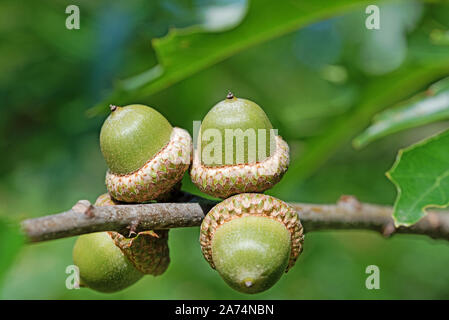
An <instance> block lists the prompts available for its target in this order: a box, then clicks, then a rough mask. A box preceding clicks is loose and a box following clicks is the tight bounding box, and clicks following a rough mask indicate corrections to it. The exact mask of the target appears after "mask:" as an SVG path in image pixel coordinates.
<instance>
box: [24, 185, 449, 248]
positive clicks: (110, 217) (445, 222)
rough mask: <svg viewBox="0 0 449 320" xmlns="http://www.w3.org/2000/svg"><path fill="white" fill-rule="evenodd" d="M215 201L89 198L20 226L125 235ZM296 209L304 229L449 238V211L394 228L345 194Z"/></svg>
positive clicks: (34, 233) (38, 232) (169, 222)
mask: <svg viewBox="0 0 449 320" xmlns="http://www.w3.org/2000/svg"><path fill="white" fill-rule="evenodd" d="M215 204H217V202H215V201H210V200H206V199H204V198H201V197H198V196H194V195H191V194H188V193H181V196H180V197H178V198H177V199H176V202H172V203H150V204H124V205H116V206H106V207H97V206H93V205H92V204H90V202H89V201H87V200H81V201H78V203H77V204H76V205H75V206H74V207H73V208H72V209H70V210H68V211H65V212H62V213H58V214H54V215H49V216H44V217H40V218H35V219H28V220H25V221H23V222H22V230H23V232H24V233H25V235H26V236H27V238H28V241H29V242H39V241H45V240H53V239H59V238H66V237H71V236H76V235H81V234H85V233H92V232H98V231H117V232H120V233H123V234H125V235H127V234H128V233H129V230H130V227H131V226H132V228H133V230H134V231H135V232H139V231H143V230H151V229H168V228H181V227H194V226H199V225H200V224H201V221H202V220H203V218H204V216H205V215H206V214H207V212H208V211H209V210H210V209H211V208H212V207H213V206H214V205H215ZM290 205H292V206H293V207H294V208H295V209H296V211H297V212H298V216H299V219H300V220H301V222H302V224H303V226H304V231H305V232H310V231H318V230H335V229H346V230H349V229H364V230H374V231H378V232H380V233H381V234H383V235H384V236H390V235H392V234H393V233H410V234H423V235H427V236H430V237H432V238H440V239H446V240H449V213H446V212H429V213H428V215H427V216H426V217H425V218H423V219H421V220H420V221H419V222H418V223H416V224H415V225H413V226H411V227H399V228H395V226H394V223H393V219H392V217H391V214H392V208H391V207H389V206H381V205H374V204H367V203H361V202H359V201H358V200H357V199H356V198H355V197H352V196H342V197H341V198H340V200H339V201H338V202H337V203H336V204H307V203H290Z"/></svg>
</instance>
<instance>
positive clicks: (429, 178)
mask: <svg viewBox="0 0 449 320" xmlns="http://www.w3.org/2000/svg"><path fill="white" fill-rule="evenodd" d="M448 146H449V130H448V131H445V132H442V133H440V134H437V135H435V136H433V137H430V138H428V139H426V140H424V141H421V142H419V143H417V144H414V145H412V146H410V147H408V148H406V149H404V150H400V151H399V154H398V157H397V159H396V162H395V164H394V165H393V167H392V168H391V169H390V171H388V172H387V177H388V178H389V179H390V180H391V181H392V182H393V183H394V184H395V186H396V188H397V190H398V195H397V198H396V202H395V205H394V212H393V219H394V221H395V224H396V226H400V225H403V226H409V225H412V224H414V223H416V222H418V221H419V220H420V219H421V218H422V217H424V216H425V215H426V209H427V208H430V207H435V208H445V207H447V206H448V205H449V148H448Z"/></svg>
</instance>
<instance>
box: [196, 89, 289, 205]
mask: <svg viewBox="0 0 449 320" xmlns="http://www.w3.org/2000/svg"><path fill="white" fill-rule="evenodd" d="M288 164H289V148H288V145H287V143H286V142H285V141H284V140H283V139H282V138H281V137H280V136H278V135H276V132H275V131H274V130H273V126H272V125H271V123H270V120H269V119H268V117H267V115H266V114H265V112H264V111H263V110H262V108H261V107H260V106H259V105H257V104H256V103H254V102H252V101H250V100H246V99H239V98H236V97H235V96H234V95H233V94H232V93H230V94H229V95H228V96H227V97H226V99H225V100H223V101H221V102H219V103H218V104H216V105H215V106H214V107H213V108H212V109H211V110H210V111H209V112H208V113H207V115H206V117H205V118H204V120H203V121H202V123H201V128H200V134H199V139H198V145H197V147H196V150H195V152H194V156H193V163H192V169H191V171H190V176H191V178H192V181H193V182H194V183H195V184H196V186H197V187H198V188H199V189H200V190H201V191H203V192H204V193H207V194H209V195H211V196H214V197H218V198H222V199H225V198H227V197H229V196H231V195H234V194H239V193H244V192H263V191H265V190H267V189H269V188H271V187H273V186H274V185H275V184H276V183H278V182H279V181H280V180H281V178H282V176H283V175H284V173H285V172H286V171H287V168H288Z"/></svg>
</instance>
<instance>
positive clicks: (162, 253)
mask: <svg viewBox="0 0 449 320" xmlns="http://www.w3.org/2000/svg"><path fill="white" fill-rule="evenodd" d="M117 204H120V203H118V202H116V201H114V200H113V199H111V197H110V196H109V195H108V194H104V195H101V196H100V197H98V199H97V201H96V202H95V205H96V206H108V205H117ZM73 261H74V263H75V265H77V266H78V268H79V271H80V282H81V286H84V287H88V288H90V289H93V290H96V291H99V292H104V293H112V292H116V291H120V290H123V289H125V288H127V287H129V286H131V285H132V284H134V283H135V282H137V281H138V280H139V279H141V278H142V277H143V276H144V275H146V274H151V275H154V276H157V275H160V274H162V273H164V272H165V270H166V269H167V268H168V265H169V263H170V257H169V248H168V230H158V231H143V232H139V233H138V234H137V235H136V236H135V237H133V238H126V237H124V236H123V235H121V234H120V233H118V232H109V231H108V232H97V233H91V234H85V235H82V236H80V237H78V239H77V241H76V243H75V246H74V248H73Z"/></svg>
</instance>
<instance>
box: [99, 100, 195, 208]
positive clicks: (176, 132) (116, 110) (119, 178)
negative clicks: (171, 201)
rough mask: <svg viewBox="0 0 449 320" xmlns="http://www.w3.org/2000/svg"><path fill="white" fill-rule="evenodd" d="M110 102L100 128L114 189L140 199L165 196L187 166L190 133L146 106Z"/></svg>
mask: <svg viewBox="0 0 449 320" xmlns="http://www.w3.org/2000/svg"><path fill="white" fill-rule="evenodd" d="M110 108H111V114H110V115H109V116H108V118H107V119H106V120H105V122H104V124H103V126H102V128H101V133H100V147H101V152H102V154H103V157H104V159H105V160H106V164H107V166H108V168H109V169H108V171H107V173H106V187H107V189H108V191H109V193H110V195H111V196H112V197H113V198H114V199H116V200H118V201H123V202H138V203H141V202H147V201H151V200H160V199H164V198H166V194H167V193H170V191H171V190H172V189H173V187H174V186H176V184H177V183H178V182H179V181H180V180H181V179H182V177H183V175H184V173H185V172H186V171H187V169H188V168H189V165H190V159H191V149H192V139H191V137H190V135H189V133H188V132H187V131H186V130H184V129H181V128H177V127H172V126H171V124H170V123H169V122H168V121H167V119H165V117H164V116H163V115H161V114H160V113H159V112H157V111H156V110H154V109H153V108H150V107H148V106H144V105H140V104H133V105H128V106H125V107H117V106H113V105H111V107H110Z"/></svg>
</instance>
